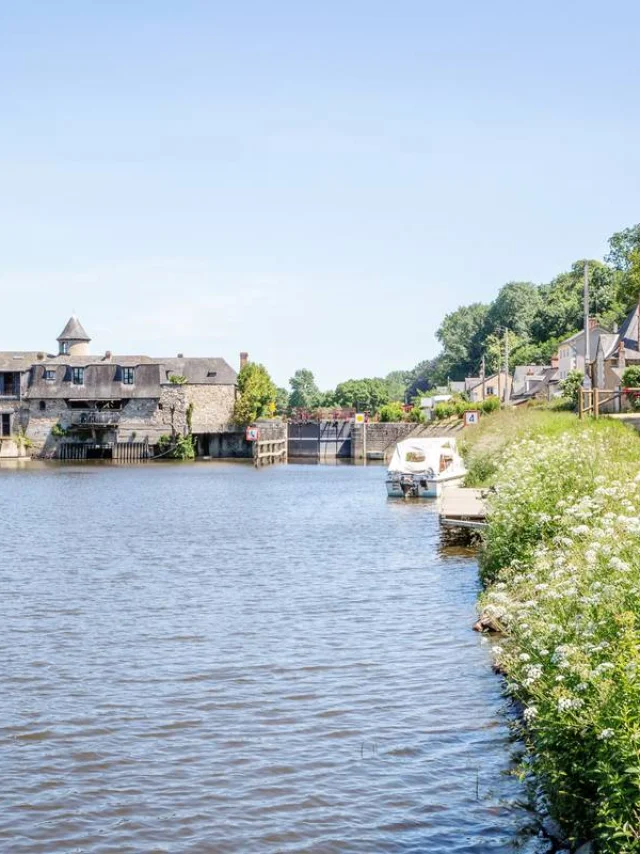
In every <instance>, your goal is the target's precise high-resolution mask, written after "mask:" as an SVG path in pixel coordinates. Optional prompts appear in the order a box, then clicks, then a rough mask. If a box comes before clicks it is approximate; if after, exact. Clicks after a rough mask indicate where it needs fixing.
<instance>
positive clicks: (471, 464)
mask: <svg viewBox="0 0 640 854" xmlns="http://www.w3.org/2000/svg"><path fill="white" fill-rule="evenodd" d="M497 470H498V464H497V463H496V459H495V456H494V455H493V454H492V453H491V452H488V451H486V452H482V451H481V452H478V453H475V454H472V455H471V456H470V457H469V459H468V460H467V476H466V477H465V479H464V485H465V486H469V487H479V486H488V485H489V484H490V483H491V482H492V479H493V477H494V475H495V473H496V472H497Z"/></svg>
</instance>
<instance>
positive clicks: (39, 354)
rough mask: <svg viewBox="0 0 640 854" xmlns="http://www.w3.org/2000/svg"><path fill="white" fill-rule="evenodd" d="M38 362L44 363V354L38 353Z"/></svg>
mask: <svg viewBox="0 0 640 854" xmlns="http://www.w3.org/2000/svg"><path fill="white" fill-rule="evenodd" d="M38 361H39V362H43V361H44V353H38Z"/></svg>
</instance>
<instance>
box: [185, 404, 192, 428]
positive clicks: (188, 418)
mask: <svg viewBox="0 0 640 854" xmlns="http://www.w3.org/2000/svg"><path fill="white" fill-rule="evenodd" d="M193 410H194V406H193V401H192V402H191V403H189V405H188V406H187V408H186V411H185V418H186V421H187V431H188V432H189V434H191V433H193Z"/></svg>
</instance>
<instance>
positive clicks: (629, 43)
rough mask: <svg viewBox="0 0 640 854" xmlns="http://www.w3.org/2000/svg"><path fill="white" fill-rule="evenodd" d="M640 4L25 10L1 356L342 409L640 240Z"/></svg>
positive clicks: (2, 22)
mask: <svg viewBox="0 0 640 854" xmlns="http://www.w3.org/2000/svg"><path fill="white" fill-rule="evenodd" d="M639 31H640V7H639V6H638V4H637V3H635V2H616V0H614V2H609V3H606V4H605V3H602V2H601V0H598V2H593V1H592V0H582V2H566V0H564V2H563V0H555V2H553V3H552V2H548V0H541V2H540V1H539V2H520V3H519V2H513V0H509V2H491V0H487V2H484V3H480V2H469V0H459V2H448V3H447V2H441V0H439V2H431V0H416V2H403V0H398V2H393V3H391V2H389V1H388V0H384V2H378V0H340V2H337V1H336V0H324V2H322V3H305V2H300V0H295V2H284V0H271V2H266V0H263V1H262V2H236V3H230V2H215V0H204V1H203V2H193V0H180V2H174V0H171V2H165V0H109V2H106V0H104V2H99V0H96V2H87V1H86V0H82V2H80V0H79V1H78V2H65V0H55V2H51V0H41V2H37V0H30V2H23V3H10V2H8V0H5V2H1V0H0V81H1V85H0V116H1V128H2V130H1V132H0V349H2V350H5V349H39V348H53V347H54V346H55V337H56V336H57V335H58V333H59V332H60V331H61V329H62V327H63V325H64V323H65V321H66V320H67V317H68V316H69V314H70V313H71V312H72V311H74V310H75V311H76V313H77V314H78V315H79V316H80V319H81V320H82V322H83V324H84V326H85V327H86V329H87V331H88V332H89V333H90V334H92V335H93V338H94V341H93V348H94V350H95V351H96V352H102V351H104V350H105V349H111V350H113V351H114V352H125V353H148V354H149V355H157V356H166V355H175V354H176V353H177V352H184V353H188V354H191V355H215V356H218V355H220V356H224V357H225V358H227V360H228V361H229V362H231V363H232V364H233V365H234V366H235V365H236V363H237V353H238V351H240V350H244V349H246V350H248V351H249V352H250V354H251V357H252V358H254V359H255V360H256V361H262V362H264V363H265V364H266V365H267V367H268V368H269V369H270V370H271V372H272V374H273V376H274V378H275V379H276V380H277V382H278V383H280V384H286V382H287V380H288V378H289V376H291V374H292V372H293V371H294V370H295V369H296V368H300V367H306V368H310V369H311V370H313V371H314V372H315V374H316V377H317V379H318V381H319V383H320V385H321V386H322V387H330V386H333V385H335V384H336V382H338V381H339V380H341V379H346V378H349V377H357V376H363V375H369V376H370V375H384V374H385V373H387V372H388V371H390V370H392V369H395V368H411V367H412V366H413V365H414V364H415V363H416V362H418V361H420V360H422V359H425V358H428V357H430V356H432V355H435V353H436V352H437V349H438V348H437V342H436V340H435V338H434V331H435V329H436V328H437V326H438V324H439V322H440V320H441V318H442V316H443V315H444V314H445V313H446V312H447V311H450V310H452V309H454V308H456V307H457V306H458V305H459V304H460V303H463V302H470V301H473V300H488V299H490V298H492V296H493V295H494V294H495V292H496V291H497V289H498V288H499V287H500V286H501V285H502V284H503V283H504V282H506V281H509V280H512V279H520V280H523V279H524V280H532V281H536V282H540V281H545V280H548V279H549V278H551V277H552V276H553V275H554V274H556V273H557V272H560V271H561V270H563V269H566V268H567V267H568V266H569V265H570V264H571V262H572V261H574V260H575V259H576V258H583V257H585V256H589V257H602V255H603V254H604V252H605V251H606V240H607V238H608V237H609V235H610V234H611V233H613V232H614V231H616V230H619V229H621V228H623V227H625V226H627V225H631V224H633V223H635V222H637V221H639V220H640V169H638V156H639V152H640V109H639V107H640V104H639V93H640V83H639V81H640V67H639V66H640V52H639V51H638V48H637V37H638V32H639Z"/></svg>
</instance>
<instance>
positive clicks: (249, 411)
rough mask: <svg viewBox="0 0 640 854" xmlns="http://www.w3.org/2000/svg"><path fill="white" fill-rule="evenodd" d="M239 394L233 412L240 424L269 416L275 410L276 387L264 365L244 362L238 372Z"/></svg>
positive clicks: (244, 424)
mask: <svg viewBox="0 0 640 854" xmlns="http://www.w3.org/2000/svg"><path fill="white" fill-rule="evenodd" d="M238 392H239V396H238V399H237V400H236V405H235V408H234V412H233V417H234V421H235V422H236V424H239V425H240V426H246V425H247V424H251V422H252V421H255V420H256V419H258V418H270V417H272V416H273V414H274V413H275V410H276V395H277V389H276V386H275V383H274V382H273V380H272V379H271V377H270V376H269V373H268V371H267V369H266V368H265V367H264V365H258V364H256V363H255V362H249V363H248V364H246V365H245V366H244V367H243V368H242V370H241V371H240V373H239V374H238Z"/></svg>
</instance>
